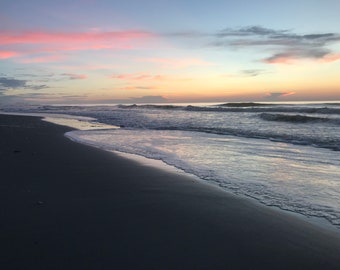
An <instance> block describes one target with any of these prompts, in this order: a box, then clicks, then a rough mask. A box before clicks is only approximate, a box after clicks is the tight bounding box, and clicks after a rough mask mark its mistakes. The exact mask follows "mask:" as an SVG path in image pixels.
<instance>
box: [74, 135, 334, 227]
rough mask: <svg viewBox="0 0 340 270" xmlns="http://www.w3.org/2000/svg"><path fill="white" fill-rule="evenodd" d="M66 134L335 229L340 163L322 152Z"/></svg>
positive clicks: (234, 140) (205, 138) (208, 140)
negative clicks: (155, 162) (327, 223)
mask: <svg viewBox="0 0 340 270" xmlns="http://www.w3.org/2000/svg"><path fill="white" fill-rule="evenodd" d="M67 136H68V137H70V138H72V139H73V140H75V141H79V142H82V143H86V144H90V145H93V146H97V147H100V148H102V149H106V150H111V151H112V150H115V151H120V152H126V153H131V154H137V155H141V156H144V157H147V158H152V159H157V160H162V161H164V162H165V163H167V164H169V165H172V166H175V167H177V168H180V169H182V170H184V171H186V172H188V173H190V174H194V175H196V176H198V177H199V178H201V179H204V180H206V181H209V182H211V183H215V184H217V185H219V186H220V187H223V188H226V189H227V190H231V191H233V192H235V193H238V194H242V195H247V196H250V197H253V198H256V199H258V200H260V201H261V202H263V203H264V204H266V205H272V206H277V207H280V208H282V209H286V210H289V211H294V212H297V213H301V214H304V215H306V216H315V217H323V218H326V219H327V220H329V221H330V222H331V223H332V224H334V225H340V201H339V200H338V198H339V197H340V160H339V159H338V158H337V157H336V156H334V155H333V152H331V151H329V150H326V149H320V148H313V147H306V146H294V147H291V145H289V144H286V143H277V142H268V141H266V140H263V139H244V138H238V137H233V136H219V135H216V134H197V133H196V132H188V131H165V130H158V131H155V130H153V131H150V130H142V131H141V130H130V129H117V130H102V131H73V132H69V133H67ZM320 157H323V159H322V160H320Z"/></svg>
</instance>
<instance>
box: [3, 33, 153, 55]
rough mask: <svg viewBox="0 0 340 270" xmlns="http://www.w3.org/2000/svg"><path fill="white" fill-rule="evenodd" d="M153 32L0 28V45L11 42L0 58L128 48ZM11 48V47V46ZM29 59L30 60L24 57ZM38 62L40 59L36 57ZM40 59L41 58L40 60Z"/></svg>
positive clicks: (146, 38)
mask: <svg viewBox="0 0 340 270" xmlns="http://www.w3.org/2000/svg"><path fill="white" fill-rule="evenodd" d="M152 36H153V35H152V34H151V33H148V32H143V31H110V32H99V31H93V32H48V31H31V32H8V31H0V46H2V47H4V46H11V47H12V50H11V51H0V57H1V58H11V57H15V56H18V55H19V54H20V55H32V54H37V53H50V54H53V53H57V52H61V51H81V50H103V49H131V48H134V47H135V46H137V45H138V42H139V41H145V40H148V39H150V38H151V37H152ZM13 48H14V49H13ZM23 61H29V60H23ZM37 62H39V61H37ZM40 62H41V61H40Z"/></svg>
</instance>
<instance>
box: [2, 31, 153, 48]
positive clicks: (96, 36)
mask: <svg viewBox="0 0 340 270" xmlns="http://www.w3.org/2000/svg"><path fill="white" fill-rule="evenodd" d="M150 36H151V33H149V32H145V31H109V32H99V31H93V32H47V31H31V32H17V33H15V32H7V31H0V45H9V44H11V45H13V44H65V43H70V44H72V45H74V44H89V45H92V46H95V45H98V44H99V45H100V44H105V45H107V46H108V45H109V42H112V41H129V40H133V39H142V38H149V37H150ZM101 46H103V45H101Z"/></svg>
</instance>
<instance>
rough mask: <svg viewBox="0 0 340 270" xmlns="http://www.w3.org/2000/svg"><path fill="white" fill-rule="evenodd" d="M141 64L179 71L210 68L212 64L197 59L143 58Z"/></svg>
mask: <svg viewBox="0 0 340 270" xmlns="http://www.w3.org/2000/svg"><path fill="white" fill-rule="evenodd" d="M141 61H143V62H149V63H156V64H160V65H161V67H162V68H169V69H181V68H187V67H194V66H211V65H212V63H210V62H207V61H204V60H201V59H198V58H145V59H142V60H141Z"/></svg>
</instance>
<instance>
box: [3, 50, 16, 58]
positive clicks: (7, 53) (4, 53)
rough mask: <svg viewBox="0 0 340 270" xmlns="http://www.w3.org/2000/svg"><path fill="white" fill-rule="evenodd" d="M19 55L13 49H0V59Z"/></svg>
mask: <svg viewBox="0 0 340 270" xmlns="http://www.w3.org/2000/svg"><path fill="white" fill-rule="evenodd" d="M16 56H19V53H17V52H13V51H0V59H7V58H12V57H16Z"/></svg>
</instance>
